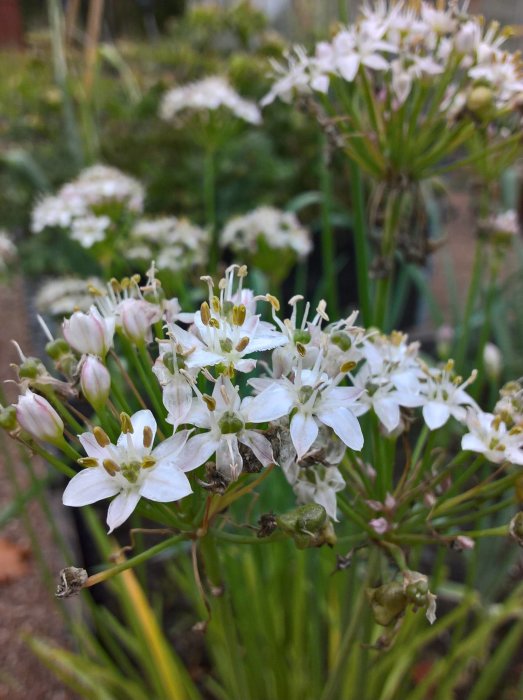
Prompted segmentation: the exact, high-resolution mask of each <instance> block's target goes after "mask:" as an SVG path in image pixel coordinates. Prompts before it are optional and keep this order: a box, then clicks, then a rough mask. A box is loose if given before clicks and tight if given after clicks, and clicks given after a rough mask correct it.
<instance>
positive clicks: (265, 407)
mask: <svg viewBox="0 0 523 700" xmlns="http://www.w3.org/2000/svg"><path fill="white" fill-rule="evenodd" d="M293 403H294V400H293V396H292V393H291V392H290V391H288V390H287V389H286V388H285V387H284V386H282V385H281V384H271V386H269V387H268V388H267V389H264V391H262V393H261V394H258V396H255V397H254V399H253V400H252V401H251V402H250V403H249V406H248V409H247V411H248V413H247V422H248V423H265V422H267V421H270V420H276V419H277V418H281V417H282V416H285V415H287V413H289V411H290V410H291V407H292V404H293Z"/></svg>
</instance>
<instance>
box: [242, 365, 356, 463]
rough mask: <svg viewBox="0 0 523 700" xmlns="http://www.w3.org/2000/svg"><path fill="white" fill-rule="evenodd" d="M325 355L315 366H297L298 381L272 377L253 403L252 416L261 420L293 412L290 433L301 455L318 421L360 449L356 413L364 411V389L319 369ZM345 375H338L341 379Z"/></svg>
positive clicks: (276, 417)
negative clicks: (345, 382)
mask: <svg viewBox="0 0 523 700" xmlns="http://www.w3.org/2000/svg"><path fill="white" fill-rule="evenodd" d="M320 363H321V356H320V357H319V361H318V363H317V366H316V367H315V368H313V369H312V370H304V369H301V367H297V368H296V370H295V374H294V381H293V382H292V381H290V380H289V379H287V378H286V377H282V378H281V379H278V380H272V381H270V383H269V385H268V387H267V388H266V389H264V390H263V391H262V392H261V393H260V394H258V396H255V397H254V398H253V399H252V401H251V402H250V404H249V408H248V416H249V420H250V421H253V422H256V423H259V422H263V421H273V420H277V419H278V418H282V416H287V415H290V433H291V438H292V442H293V444H294V447H295V448H296V452H297V455H298V459H301V458H302V457H303V455H304V454H305V453H306V452H307V450H308V449H309V448H310V446H311V445H312V444H313V442H314V440H315V439H316V437H317V435H318V422H317V421H320V422H321V423H323V424H324V425H327V426H329V427H330V428H332V429H333V430H334V432H335V433H336V435H337V436H338V437H339V438H340V440H342V441H343V442H344V443H345V444H346V445H347V447H350V449H352V450H356V451H359V450H361V448H362V447H363V433H362V432H361V428H360V424H359V423H358V420H357V418H356V415H360V414H361V413H362V412H363V411H362V407H361V404H360V403H359V402H358V398H359V397H360V396H361V394H362V390H361V389H358V388H355V387H346V386H337V385H336V380H331V379H330V378H329V377H328V376H327V375H326V374H325V373H324V372H320V371H319V366H320ZM341 378H342V377H340V378H339V379H338V381H340V380H341Z"/></svg>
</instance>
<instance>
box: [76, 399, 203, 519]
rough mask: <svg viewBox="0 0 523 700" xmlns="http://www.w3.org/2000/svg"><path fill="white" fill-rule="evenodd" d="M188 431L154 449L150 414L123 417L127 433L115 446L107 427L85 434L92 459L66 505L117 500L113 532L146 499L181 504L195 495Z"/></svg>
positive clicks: (84, 442) (112, 505) (109, 515)
mask: <svg viewBox="0 0 523 700" xmlns="http://www.w3.org/2000/svg"><path fill="white" fill-rule="evenodd" d="M189 432H190V431H188V430H182V431H180V432H178V433H175V434H174V435H173V436H172V437H170V438H168V439H167V440H164V441H163V442H162V443H160V444H159V445H157V447H155V448H153V443H154V438H155V435H156V420H155V418H154V416H153V414H152V413H151V411H149V410H142V411H138V412H137V413H135V414H134V415H133V416H132V417H129V416H126V415H125V414H123V415H122V434H121V435H120V437H119V438H118V441H117V443H116V445H113V444H112V443H111V441H110V440H109V438H108V436H107V435H106V434H105V432H104V431H103V430H102V429H101V428H95V429H94V430H93V432H92V433H83V434H82V435H79V439H80V442H81V444H82V447H83V448H84V450H85V452H86V454H87V457H84V458H82V459H81V460H80V464H81V465H82V466H85V467H86V468H85V469H82V471H80V472H78V474H76V476H74V477H73V478H72V479H71V481H70V482H69V484H68V485H67V487H66V489H65V491H64V494H63V499H62V500H63V503H64V505H66V506H85V505H88V504H90V503H95V502H96V501H101V500H103V499H105V498H112V497H113V496H114V498H113V500H112V501H111V503H110V505H109V509H108V511H107V524H108V526H109V532H112V531H113V530H114V529H115V528H117V527H119V526H120V525H121V524H122V523H124V522H125V521H126V520H127V519H128V518H129V516H130V515H131V513H132V512H133V511H134V509H135V508H136V506H137V505H138V502H139V500H140V498H148V499H149V500H151V501H159V502H161V503H166V502H171V501H178V500H180V499H181V498H184V497H185V496H187V495H189V494H190V493H191V492H192V489H191V485H190V483H189V480H188V479H187V477H186V476H185V473H184V472H185V471H187V467H186V462H187V460H186V443H187V438H188V436H189Z"/></svg>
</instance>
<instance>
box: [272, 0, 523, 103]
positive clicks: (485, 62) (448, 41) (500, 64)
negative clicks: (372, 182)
mask: <svg viewBox="0 0 523 700" xmlns="http://www.w3.org/2000/svg"><path fill="white" fill-rule="evenodd" d="M466 5H467V3H465V4H464V6H463V8H460V7H459V5H458V3H457V2H451V3H449V6H448V8H447V9H443V10H439V9H435V8H434V7H433V6H432V5H431V4H429V3H427V2H422V3H421V6H420V9H419V11H418V10H416V9H414V8H413V7H412V6H410V5H409V4H408V3H407V2H403V1H400V2H396V3H388V2H387V1H386V0H380V1H379V2H376V3H367V4H366V5H364V6H363V8H362V11H361V15H360V17H359V19H358V21H357V22H356V23H354V24H351V25H349V26H346V27H342V28H341V29H340V30H339V31H338V32H337V34H336V35H335V36H334V37H333V39H332V41H330V42H320V43H319V44H317V46H316V50H315V53H314V55H312V56H308V55H307V54H306V53H305V51H304V50H303V49H301V48H299V47H298V48H297V49H295V51H294V53H293V54H290V55H288V57H287V58H288V66H285V67H284V66H281V65H278V64H274V69H275V72H276V75H277V80H276V82H275V83H274V85H273V87H272V88H271V90H270V92H269V94H268V95H267V96H266V97H265V98H264V100H263V102H262V104H269V103H271V102H272V101H273V100H274V99H275V98H281V99H283V100H285V101H287V102H288V101H290V100H291V98H292V97H293V95H294V94H295V93H299V94H300V93H301V94H303V93H310V92H312V91H314V92H319V93H326V92H327V91H328V90H329V85H330V82H331V78H333V77H334V76H337V77H339V78H341V79H343V80H344V81H347V82H348V83H352V82H354V81H355V79H356V77H357V75H358V73H359V71H360V68H364V69H366V71H367V74H368V76H369V77H370V79H371V81H372V84H373V87H375V89H381V90H383V95H382V97H383V99H384V100H385V101H389V102H390V106H391V107H392V108H399V107H400V106H401V105H402V104H403V103H404V102H405V100H406V99H407V98H408V97H409V95H410V94H411V91H412V87H413V85H414V84H415V83H416V81H418V80H422V79H426V80H433V79H434V76H445V77H444V79H442V83H441V84H442V85H444V86H445V85H446V86H447V90H446V98H445V100H443V102H442V104H441V108H442V109H444V110H445V111H448V112H449V113H450V114H451V115H456V114H457V113H458V112H459V111H460V110H461V109H462V108H464V107H465V106H467V105H468V106H469V107H471V108H478V107H479V108H480V107H485V106H488V105H491V104H492V105H495V107H496V108H497V109H498V110H504V109H510V108H513V107H514V106H516V105H519V104H521V102H522V99H523V98H522V93H523V77H522V69H521V60H520V57H519V54H517V53H511V52H509V51H505V50H504V49H503V48H502V45H503V43H504V41H505V40H506V39H507V37H508V35H509V34H508V32H506V31H504V30H503V29H502V28H501V27H500V26H499V24H498V23H492V24H491V25H489V26H487V27H485V23H484V21H483V19H482V18H481V17H478V16H474V15H469V14H468V13H467V12H466ZM478 88H480V89H479V90H478ZM483 88H486V90H485V89H483Z"/></svg>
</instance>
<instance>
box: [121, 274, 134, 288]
mask: <svg viewBox="0 0 523 700" xmlns="http://www.w3.org/2000/svg"><path fill="white" fill-rule="evenodd" d="M120 284H121V286H122V289H128V288H129V287H130V286H131V280H130V279H129V278H128V277H122V279H121V281H120Z"/></svg>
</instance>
